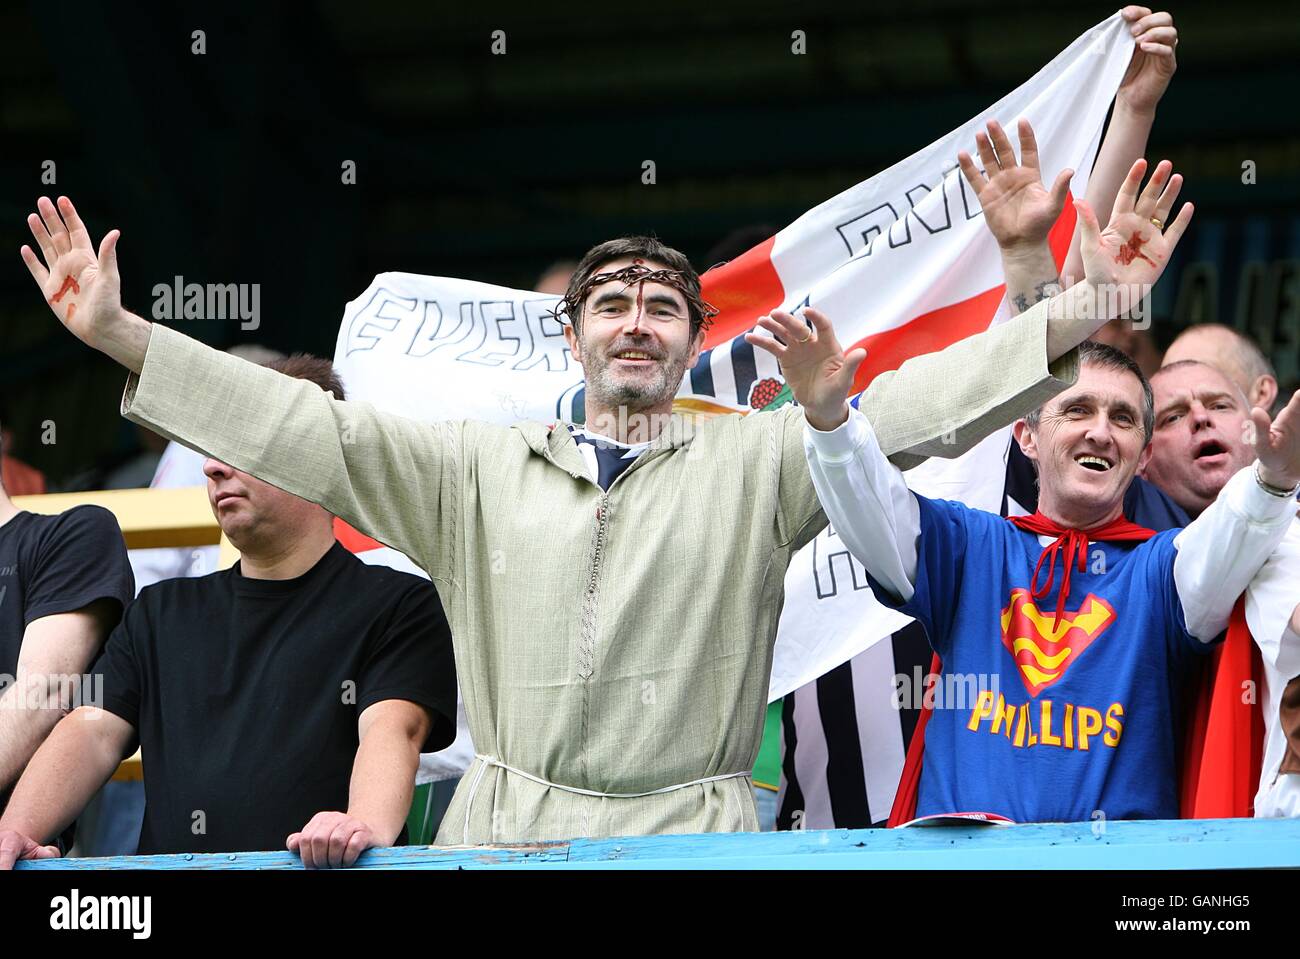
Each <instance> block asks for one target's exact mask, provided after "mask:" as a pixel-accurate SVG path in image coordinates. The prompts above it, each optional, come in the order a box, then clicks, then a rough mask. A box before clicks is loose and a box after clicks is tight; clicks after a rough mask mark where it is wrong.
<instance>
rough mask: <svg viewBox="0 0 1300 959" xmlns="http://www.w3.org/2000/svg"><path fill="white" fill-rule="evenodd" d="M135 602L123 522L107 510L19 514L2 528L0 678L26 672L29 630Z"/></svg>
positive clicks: (119, 609) (77, 508) (76, 508)
mask: <svg viewBox="0 0 1300 959" xmlns="http://www.w3.org/2000/svg"><path fill="white" fill-rule="evenodd" d="M134 595H135V578H134V577H133V576H132V575H131V564H130V562H129V561H128V560H127V557H126V544H125V543H124V542H123V540H122V530H121V529H120V528H119V527H118V525H117V519H116V517H114V516H113V514H112V513H110V512H109V511H108V510H106V509H104V508H103V507H102V506H74V507H73V508H72V509H70V510H68V511H67V512H64V513H59V514H58V515H56V516H44V515H42V514H39V513H18V514H17V515H16V516H14V517H13V518H12V519H10V520H9V522H7V523H5V524H4V525H0V674H3V675H4V677H5V680H6V682H7V681H8V680H9V678H10V677H12V676H13V675H14V671H15V669H17V666H18V653H19V651H20V650H21V649H22V645H23V631H24V630H26V629H27V624H28V623H31V622H32V621H33V620H37V619H40V618H41V617H43V616H53V615H55V614H57V613H71V612H75V611H76V610H78V609H83V608H84V607H86V606H89V605H90V604H91V603H93V602H95V601H96V600H98V599H111V600H114V601H115V602H116V604H117V606H116V609H117V615H118V616H119V617H120V616H121V613H122V610H123V609H124V608H125V607H126V605H127V604H128V603H130V602H131V597H133V596H134Z"/></svg>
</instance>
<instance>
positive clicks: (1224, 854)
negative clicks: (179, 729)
mask: <svg viewBox="0 0 1300 959" xmlns="http://www.w3.org/2000/svg"><path fill="white" fill-rule="evenodd" d="M19 867H20V868H22V869H298V868H301V865H300V863H299V861H298V857H297V856H295V855H293V854H291V853H289V852H247V853H230V854H225V855H222V854H218V855H192V856H138V857H132V856H127V857H117V858H112V859H48V860H40V861H36V862H24V863H20V864H19ZM356 868H359V869H519V868H531V869H582V870H590V869H618V870H625V869H737V870H740V869H882V870H890V869H906V870H929V869H978V870H1005V869H1078V870H1093V869H1121V870H1122V869H1157V870H1159V869H1170V870H1175V869H1266V868H1300V820H1290V819H1216V820H1174V821H1166V822H1108V823H1104V824H1095V825H1094V824H1093V823H1065V824H1048V823H1044V824H1034V825H1024V826H1011V827H1006V828H987V827H971V826H958V827H948V828H931V829H858V830H847V829H840V830H806V831H797V832H776V833H727V834H710V835H701V836H641V837H633V838H624V839H575V840H572V841H569V842H544V843H526V844H518V845H506V846H469V847H466V846H442V847H439V846H428V847H424V846H407V847H396V848H392V849H373V850H370V851H369V852H367V853H366V854H365V855H363V856H362V857H361V860H360V861H359V862H358V864H357V866H356Z"/></svg>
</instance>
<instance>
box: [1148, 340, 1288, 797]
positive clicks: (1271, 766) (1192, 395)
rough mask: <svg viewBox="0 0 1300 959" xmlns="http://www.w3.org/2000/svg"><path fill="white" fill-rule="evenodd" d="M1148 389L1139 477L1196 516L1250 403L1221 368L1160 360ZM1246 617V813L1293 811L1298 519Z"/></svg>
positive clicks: (1239, 454) (1229, 468)
mask: <svg viewBox="0 0 1300 959" xmlns="http://www.w3.org/2000/svg"><path fill="white" fill-rule="evenodd" d="M1229 332H1232V331H1229ZM1205 333H1206V334H1208V335H1209V336H1218V335H1220V334H1217V333H1210V332H1209V331H1205ZM1207 338H1208V336H1207ZM1192 342H1195V341H1194V340H1193V341H1192ZM1273 388H1274V390H1276V383H1274V384H1273ZM1151 390H1152V393H1153V395H1154V397H1155V409H1156V418H1155V430H1154V431H1153V433H1152V438H1151V456H1150V458H1149V459H1148V460H1147V463H1146V465H1145V466H1144V467H1143V468H1142V470H1141V475H1142V476H1143V477H1144V478H1145V479H1146V480H1148V481H1149V482H1152V483H1154V484H1155V485H1156V486H1158V487H1159V488H1160V489H1161V490H1162V491H1164V492H1165V493H1166V494H1167V495H1168V496H1170V497H1171V498H1172V499H1173V500H1174V501H1175V502H1176V503H1178V505H1179V506H1181V507H1182V508H1183V509H1185V510H1186V511H1187V513H1188V515H1190V516H1192V517H1196V516H1199V515H1200V514H1201V512H1202V511H1203V510H1205V508H1206V507H1208V506H1209V505H1210V503H1212V502H1214V500H1215V498H1216V497H1217V496H1218V495H1219V491H1220V490H1221V489H1222V488H1223V486H1224V485H1225V484H1226V483H1227V482H1228V480H1229V479H1231V478H1232V476H1233V475H1234V474H1236V473H1237V472H1238V471H1239V470H1241V469H1243V468H1244V467H1246V466H1249V465H1250V464H1251V462H1252V461H1253V460H1254V459H1255V453H1254V447H1253V444H1252V441H1251V435H1252V433H1251V430H1252V427H1251V415H1250V410H1251V406H1252V404H1251V403H1250V402H1248V400H1247V398H1246V395H1245V393H1244V392H1243V391H1242V389H1241V388H1240V387H1239V386H1238V385H1237V383H1236V382H1234V381H1233V380H1232V379H1231V378H1230V377H1229V376H1228V375H1227V374H1225V373H1224V372H1222V371H1220V370H1218V369H1216V368H1215V367H1213V366H1210V365H1208V364H1206V363H1200V362H1195V361H1189V360H1182V361H1178V362H1173V363H1169V364H1167V365H1165V366H1163V367H1161V369H1160V371H1159V372H1158V373H1157V374H1156V375H1155V376H1154V377H1152V378H1151ZM1255 405H1259V404H1255ZM1200 559H1204V560H1206V561H1209V560H1210V559H1211V557H1199V558H1198V561H1199V560H1200ZM1246 624H1247V625H1248V626H1249V627H1250V634H1251V637H1252V638H1253V639H1254V641H1255V645H1256V646H1258V647H1259V651H1260V654H1261V657H1262V659H1263V662H1264V688H1263V690H1262V691H1261V696H1260V705H1261V708H1262V710H1263V715H1264V728H1265V740H1264V761H1263V769H1262V770H1261V774H1260V781H1259V784H1258V790H1257V791H1256V793H1255V801H1254V806H1255V815H1256V816H1293V817H1294V816H1300V521H1297V522H1293V523H1292V524H1291V528H1290V529H1289V530H1288V531H1287V534H1286V537H1285V538H1284V539H1283V540H1282V542H1281V544H1280V545H1279V546H1278V547H1277V549H1276V550H1275V551H1274V553H1273V555H1272V556H1271V557H1270V558H1269V560H1268V561H1267V562H1266V563H1265V564H1264V566H1263V568H1262V569H1260V571H1259V572H1258V573H1257V574H1256V575H1255V578H1254V580H1252V581H1251V584H1250V586H1249V587H1248V588H1247V590H1246Z"/></svg>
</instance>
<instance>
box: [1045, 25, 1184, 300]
mask: <svg viewBox="0 0 1300 959" xmlns="http://www.w3.org/2000/svg"><path fill="white" fill-rule="evenodd" d="M1120 15H1121V16H1123V18H1124V19H1125V20H1126V21H1127V22H1128V23H1129V29H1130V31H1131V32H1132V33H1133V38H1134V43H1135V45H1134V48H1133V58H1132V60H1130V61H1129V68H1128V72H1127V73H1125V74H1124V79H1123V80H1122V81H1120V85H1119V91H1118V92H1117V93H1116V94H1115V107H1114V109H1113V110H1112V111H1111V115H1110V123H1109V124H1108V125H1107V127H1106V136H1105V137H1104V138H1103V139H1102V141H1101V148H1100V149H1099V150H1098V151H1097V160H1096V162H1095V163H1094V164H1093V167H1092V175H1091V176H1090V177H1089V178H1088V193H1087V198H1088V203H1089V205H1090V206H1091V207H1092V208H1093V209H1094V210H1098V211H1100V212H1101V215H1103V216H1104V215H1106V213H1107V211H1109V210H1110V209H1111V208H1112V207H1113V206H1114V203H1115V198H1116V197H1117V196H1118V194H1119V189H1120V185H1121V184H1122V183H1123V182H1124V176H1125V174H1126V173H1127V171H1128V170H1129V169H1130V168H1131V167H1132V166H1133V164H1134V163H1135V162H1136V161H1137V160H1138V159H1139V158H1140V157H1142V156H1144V155H1145V154H1146V149H1147V137H1148V136H1149V135H1150V133H1151V127H1152V125H1153V124H1154V123H1155V119H1156V105H1157V104H1158V103H1159V102H1160V98H1161V97H1163V96H1164V94H1165V90H1167V89H1168V88H1169V81H1170V80H1172V79H1173V76H1174V71H1175V70H1176V69H1177V68H1178V61H1177V57H1176V56H1175V53H1174V48H1175V47H1177V45H1178V30H1177V28H1175V27H1174V18H1173V15H1172V14H1169V13H1166V12H1163V11H1162V12H1159V13H1152V12H1151V9H1150V8H1149V7H1139V6H1128V7H1125V8H1124V9H1123V10H1121V11H1120ZM1081 239H1082V235H1081V233H1080V231H1079V230H1077V229H1076V230H1075V231H1074V239H1073V241H1072V242H1071V245H1070V252H1069V254H1068V255H1067V256H1066V258H1065V266H1064V267H1063V268H1062V269H1061V282H1062V284H1063V285H1065V286H1069V285H1071V284H1072V283H1074V282H1075V281H1077V280H1078V278H1079V277H1080V276H1082V274H1083V258H1082V255H1081V254H1080V251H1079V243H1080V241H1081Z"/></svg>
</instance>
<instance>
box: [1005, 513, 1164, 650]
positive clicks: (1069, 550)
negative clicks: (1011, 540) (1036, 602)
mask: <svg viewBox="0 0 1300 959" xmlns="http://www.w3.org/2000/svg"><path fill="white" fill-rule="evenodd" d="M1007 521H1008V522H1009V523H1011V525H1012V526H1015V527H1017V528H1019V529H1023V530H1024V531H1025V532H1027V533H1036V534H1037V535H1039V536H1055V537H1056V542H1054V543H1052V544H1051V545H1050V546H1048V547H1046V548H1045V549H1044V550H1043V552H1042V555H1040V556H1039V557H1038V565H1037V566H1035V567H1034V575H1033V578H1032V579H1030V580H1029V595H1030V596H1032V597H1033V598H1034V599H1039V598H1041V597H1043V596H1046V595H1047V594H1048V593H1050V592H1051V591H1052V582H1053V581H1054V580H1055V579H1056V557H1057V556H1058V555H1059V556H1061V557H1062V558H1063V559H1064V560H1065V575H1064V576H1063V577H1062V578H1061V595H1060V596H1058V597H1057V598H1056V622H1055V623H1054V624H1053V626H1054V627H1055V626H1060V625H1061V617H1062V616H1063V615H1064V614H1065V600H1066V597H1068V596H1069V595H1070V573H1071V571H1072V570H1073V569H1074V567H1075V565H1076V564H1077V565H1078V567H1079V572H1081V573H1082V572H1083V571H1084V570H1085V569H1087V568H1088V543H1089V541H1092V540H1095V541H1096V542H1099V543H1145V542H1146V541H1147V540H1149V539H1150V538H1151V537H1152V536H1155V535H1156V532H1155V530H1153V529H1147V528H1146V527H1145V526H1139V525H1137V523H1130V522H1129V521H1128V520H1126V519H1125V518H1124V517H1123V516H1120V517H1119V518H1118V519H1114V520H1111V521H1110V522H1109V523H1104V524H1102V525H1101V526H1094V527H1093V528H1092V529H1070V528H1069V527H1066V526H1062V525H1061V524H1060V523H1058V522H1056V521H1055V520H1050V519H1048V518H1047V517H1046V516H1044V515H1043V514H1042V513H1041V512H1039V513H1035V514H1034V515H1033V516H1008V517H1007ZM1043 563H1047V582H1045V583H1042V584H1039V582H1038V574H1039V573H1040V572H1041V571H1042V569H1043Z"/></svg>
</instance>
